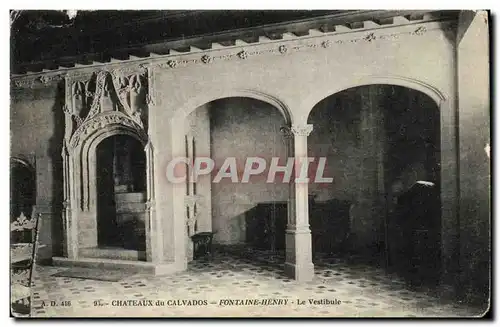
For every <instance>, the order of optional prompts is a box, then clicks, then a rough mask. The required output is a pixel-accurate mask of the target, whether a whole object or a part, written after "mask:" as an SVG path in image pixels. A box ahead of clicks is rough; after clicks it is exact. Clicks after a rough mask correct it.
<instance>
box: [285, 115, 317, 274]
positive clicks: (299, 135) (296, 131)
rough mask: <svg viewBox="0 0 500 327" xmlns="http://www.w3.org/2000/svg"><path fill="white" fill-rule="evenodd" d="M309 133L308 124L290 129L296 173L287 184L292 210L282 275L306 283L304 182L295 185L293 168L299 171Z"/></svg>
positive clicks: (307, 254)
mask: <svg viewBox="0 0 500 327" xmlns="http://www.w3.org/2000/svg"><path fill="white" fill-rule="evenodd" d="M312 129H313V126H312V125H308V124H305V125H294V126H292V128H291V132H292V133H293V135H294V138H293V139H290V141H291V142H292V141H293V142H292V143H293V152H294V157H295V165H294V169H295V171H296V173H295V174H294V175H293V176H292V180H291V187H293V191H294V192H290V206H293V207H294V210H293V211H291V212H289V215H288V226H287V229H286V232H285V233H286V235H285V242H286V256H285V273H286V274H287V275H288V276H290V277H292V278H294V279H295V280H297V281H310V280H312V279H313V277H314V265H313V263H312V246H311V230H310V229H309V202H308V181H301V180H297V181H296V177H299V173H300V171H297V169H296V168H298V167H297V165H298V164H299V167H300V163H303V162H306V160H307V136H308V135H309V134H310V133H311V131H312Z"/></svg>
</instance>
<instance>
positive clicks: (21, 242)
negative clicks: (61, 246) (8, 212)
mask: <svg viewBox="0 0 500 327" xmlns="http://www.w3.org/2000/svg"><path fill="white" fill-rule="evenodd" d="M40 217H41V214H38V215H36V216H35V215H32V217H31V218H29V217H26V216H25V215H24V213H21V214H20V216H19V217H17V218H16V220H14V221H13V222H12V223H11V224H10V233H11V246H10V262H11V269H10V270H11V309H12V315H13V316H15V317H29V316H30V311H31V284H32V278H33V269H34V266H35V260H36V254H37V252H38V249H39V246H38V234H39V230H40V226H41V219H40Z"/></svg>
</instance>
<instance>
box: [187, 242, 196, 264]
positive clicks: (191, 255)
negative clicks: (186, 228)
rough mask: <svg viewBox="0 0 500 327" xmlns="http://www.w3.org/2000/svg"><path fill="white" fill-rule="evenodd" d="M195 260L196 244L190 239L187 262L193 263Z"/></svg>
mask: <svg viewBox="0 0 500 327" xmlns="http://www.w3.org/2000/svg"><path fill="white" fill-rule="evenodd" d="M193 258H194V244H193V240H191V238H190V237H188V240H187V245H186V260H187V262H191V261H193Z"/></svg>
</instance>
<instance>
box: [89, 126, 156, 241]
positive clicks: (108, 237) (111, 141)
mask: <svg viewBox="0 0 500 327" xmlns="http://www.w3.org/2000/svg"><path fill="white" fill-rule="evenodd" d="M96 158H97V160H96V178H97V181H96V182H97V183H96V186H97V241H98V247H99V248H110V247H111V248H122V249H126V250H135V251H144V250H145V248H146V245H145V244H146V238H145V229H144V227H145V224H144V220H145V211H144V202H145V191H146V176H145V174H146V169H145V167H146V158H145V153H144V149H143V146H142V144H141V143H140V142H139V141H138V140H136V139H135V138H133V137H131V136H128V135H115V136H112V137H109V138H107V139H105V140H103V141H102V142H101V143H100V144H99V145H98V146H97V149H96Z"/></svg>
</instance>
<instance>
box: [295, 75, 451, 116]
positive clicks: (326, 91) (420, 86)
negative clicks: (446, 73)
mask: <svg viewBox="0 0 500 327" xmlns="http://www.w3.org/2000/svg"><path fill="white" fill-rule="evenodd" d="M323 84H324V85H328V83H323ZM332 84H333V85H335V84H336V87H334V88H333V89H332V88H331V87H324V88H321V89H319V90H317V91H315V92H313V93H312V95H311V96H309V97H308V98H307V99H306V100H305V107H306V108H307V110H308V111H307V113H306V115H305V118H306V121H307V117H309V115H310V113H311V111H312V110H313V108H314V107H315V106H316V105H317V104H318V103H319V102H321V101H322V100H323V99H326V98H327V97H329V96H331V95H333V94H337V93H339V92H342V91H344V90H347V89H350V88H354V87H359V86H366V85H374V84H379V85H380V84H384V85H395V86H402V87H406V88H409V89H413V90H416V91H419V92H422V93H424V94H426V95H427V96H429V97H430V98H431V99H432V100H433V101H434V102H435V103H436V105H437V107H438V108H439V109H441V108H442V107H443V106H444V105H445V103H446V102H447V100H448V97H447V96H446V95H445V93H443V92H441V91H440V90H439V89H437V88H436V87H434V86H432V85H430V84H427V83H425V82H422V81H419V80H417V79H413V78H409V77H404V76H377V75H369V76H362V77H357V78H353V79H351V80H348V81H347V82H342V83H340V84H338V81H332Z"/></svg>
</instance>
